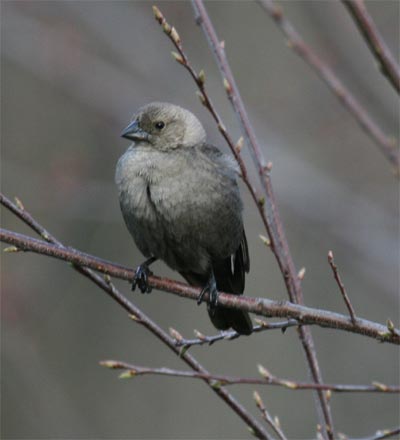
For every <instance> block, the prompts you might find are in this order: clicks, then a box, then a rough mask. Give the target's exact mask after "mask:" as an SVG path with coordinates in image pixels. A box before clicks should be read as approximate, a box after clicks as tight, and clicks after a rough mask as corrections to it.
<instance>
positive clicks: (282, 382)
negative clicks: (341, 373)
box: [100, 360, 400, 394]
mask: <svg viewBox="0 0 400 440" xmlns="http://www.w3.org/2000/svg"><path fill="white" fill-rule="evenodd" d="M100 365H102V366H104V367H108V368H112V369H116V370H125V373H122V378H128V377H134V376H144V375H160V376H175V377H184V378H189V379H190V378H191V379H207V380H209V381H215V382H218V383H219V385H220V386H225V385H240V384H241V385H275V386H280V387H284V388H287V389H289V390H325V391H327V390H330V391H333V392H339V393H340V392H341V393H343V392H350V393H360V392H361V393H384V394H385V393H386V394H393V393H400V387H399V386H395V385H385V384H383V383H380V382H373V383H372V384H371V385H342V384H325V383H323V384H319V383H307V382H298V381H294V380H291V379H280V378H278V377H276V376H273V375H271V374H268V375H265V374H263V375H262V376H263V378H262V379H259V378H248V377H235V376H226V375H222V374H209V373H207V374H203V373H198V372H194V371H181V370H175V369H172V368H166V367H162V368H150V367H143V366H139V365H132V364H129V363H127V362H121V361H115V360H104V361H101V362H100ZM259 370H260V371H264V372H265V371H267V370H266V369H265V368H264V367H261V366H260V367H259Z"/></svg>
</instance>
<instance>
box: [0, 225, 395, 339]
mask: <svg viewBox="0 0 400 440" xmlns="http://www.w3.org/2000/svg"><path fill="white" fill-rule="evenodd" d="M0 241H2V242H4V243H8V244H11V245H13V246H15V247H16V248H18V249H19V250H21V251H31V252H35V253H38V254H40V255H47V256H50V257H54V258H57V259H59V260H63V261H69V262H71V263H73V264H75V265H77V266H84V267H88V268H90V269H94V270H97V271H99V272H102V273H104V274H106V275H110V276H112V277H115V278H120V279H123V280H127V281H132V279H133V277H134V274H135V273H134V271H133V270H132V269H129V268H127V267H124V266H121V265H120V264H114V263H112V262H107V261H106V260H103V259H101V258H97V257H94V256H92V255H89V254H86V253H83V252H80V251H78V250H76V249H74V248H70V247H61V246H58V245H54V244H51V243H47V242H45V241H43V240H38V239H35V238H31V237H28V236H26V235H23V234H18V233H16V232H12V231H8V230H6V229H0ZM148 282H149V285H150V286H151V287H153V288H155V289H158V290H161V291H164V292H168V293H172V294H174V295H178V296H181V297H183V298H188V299H192V300H195V301H197V299H198V296H199V293H200V289H198V288H197V287H193V286H189V285H187V284H184V283H181V282H178V281H173V280H170V279H168V278H160V277H157V276H154V275H152V276H149V278H148ZM205 300H206V301H207V300H208V294H206V295H205ZM218 301H219V304H220V305H221V306H224V307H228V308H234V309H239V310H245V311H247V312H249V313H254V314H256V315H260V316H264V317H267V318H286V319H296V320H297V321H298V322H299V324H301V325H302V326H305V325H319V326H321V327H323V328H334V329H337V330H344V331H348V332H351V333H357V334H360V335H364V336H368V337H371V338H374V339H377V340H379V341H382V342H389V343H392V344H397V345H400V332H399V330H398V329H396V328H394V326H393V323H392V321H390V320H388V323H387V325H386V326H384V325H381V324H377V323H375V322H371V321H368V320H366V319H362V318H357V324H356V325H354V324H353V322H352V321H351V319H350V318H349V317H347V316H345V315H342V314H339V313H335V312H331V311H327V310H321V309H314V308H311V307H306V306H303V305H299V304H295V303H292V302H289V301H272V300H270V299H267V298H250V297H246V296H239V295H232V294H228V293H224V292H221V293H220V295H219V297H218ZM174 346H175V342H174Z"/></svg>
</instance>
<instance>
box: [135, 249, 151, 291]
mask: <svg viewBox="0 0 400 440" xmlns="http://www.w3.org/2000/svg"><path fill="white" fill-rule="evenodd" d="M154 261H156V258H155V257H151V258H149V259H148V260H146V261H145V262H144V263H143V264H141V265H140V266H138V267H137V269H136V272H135V276H134V277H133V281H132V291H134V290H135V289H136V286H137V287H139V290H140V291H141V292H142V293H150V292H151V291H152V287H151V286H149V283H148V278H149V275H153V272H152V271H151V270H150V269H149V266H150V264H151V263H153V262H154Z"/></svg>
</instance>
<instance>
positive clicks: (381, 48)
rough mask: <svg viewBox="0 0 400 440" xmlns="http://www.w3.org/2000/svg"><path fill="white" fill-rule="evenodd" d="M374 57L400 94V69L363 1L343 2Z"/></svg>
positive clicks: (351, 0) (350, 0)
mask: <svg viewBox="0 0 400 440" xmlns="http://www.w3.org/2000/svg"><path fill="white" fill-rule="evenodd" d="M342 1H343V4H344V5H345V6H346V7H347V9H348V10H349V12H350V15H351V16H352V17H353V20H354V21H355V23H356V25H357V27H358V29H359V31H360V32H361V34H362V35H363V37H364V39H365V41H366V43H367V45H368V46H369V48H370V50H371V52H372V54H373V55H374V57H375V59H376V61H377V62H378V66H379V68H380V70H381V72H382V73H383V75H384V76H386V78H387V79H388V81H389V82H390V83H391V84H392V86H393V87H394V88H395V90H397V93H400V68H399V66H398V64H397V63H396V61H395V59H394V57H393V55H392V54H391V52H390V50H389V48H388V47H387V45H386V43H385V41H384V40H383V38H382V36H381V34H380V33H379V30H378V28H377V27H376V25H375V23H374V21H373V19H372V17H371V16H370V15H369V13H368V11H367V8H366V7H365V4H364V1H363V0H342Z"/></svg>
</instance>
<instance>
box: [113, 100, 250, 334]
mask: <svg viewBox="0 0 400 440" xmlns="http://www.w3.org/2000/svg"><path fill="white" fill-rule="evenodd" d="M124 136H125V137H127V138H129V139H132V140H133V141H134V143H133V144H132V145H131V146H130V147H129V148H128V150H127V151H126V152H125V154H124V155H123V156H122V157H121V158H120V159H119V161H118V164H117V169H116V177H115V179H116V183H117V186H118V190H119V200H120V206H121V211H122V214H123V217H124V220H125V223H126V225H127V227H128V230H129V232H130V233H131V235H132V237H133V239H134V241H135V243H136V245H137V247H138V248H139V249H140V251H141V252H142V253H143V255H144V256H145V257H146V258H150V257H155V258H159V259H161V260H163V261H165V263H166V264H167V265H168V266H170V267H171V268H172V269H174V270H176V271H178V272H179V273H181V275H182V276H183V277H184V278H185V279H186V280H187V281H188V282H189V283H190V284H192V285H195V286H199V287H204V286H205V285H206V284H207V282H208V281H209V279H210V277H211V276H212V274H214V276H215V281H216V287H217V289H218V290H221V291H225V292H229V293H234V294H242V293H243V290H244V278H245V272H248V271H249V257H248V250H247V243H246V237H245V234H244V229H243V223H242V209H243V208H242V201H241V198H240V194H239V188H238V185H237V180H236V179H237V174H238V172H237V166H236V163H235V162H234V160H233V159H232V158H231V157H230V156H227V155H225V154H223V153H221V152H220V151H219V150H218V149H217V148H216V147H214V146H212V145H208V144H207V143H206V135H205V131H204V129H203V127H202V125H201V123H200V122H199V121H198V119H197V118H196V117H195V116H194V115H193V114H192V113H190V112H189V111H187V110H184V109H183V108H181V107H178V106H176V105H172V104H167V103H151V104H148V105H146V106H144V107H142V108H141V109H139V111H138V112H137V114H136V115H135V117H134V118H133V120H132V122H131V124H130V125H129V126H128V127H127V129H126V130H125V132H124ZM210 294H211V292H210ZM208 311H209V315H210V318H211V320H212V322H213V324H214V325H215V326H216V327H217V328H218V329H221V330H225V329H228V328H230V327H233V328H234V329H235V330H236V331H238V332H239V333H242V334H249V333H251V331H252V324H251V320H250V318H249V316H248V314H247V313H245V312H242V311H238V310H233V309H226V308H223V307H220V306H217V307H212V306H210V305H209V306H208Z"/></svg>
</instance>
